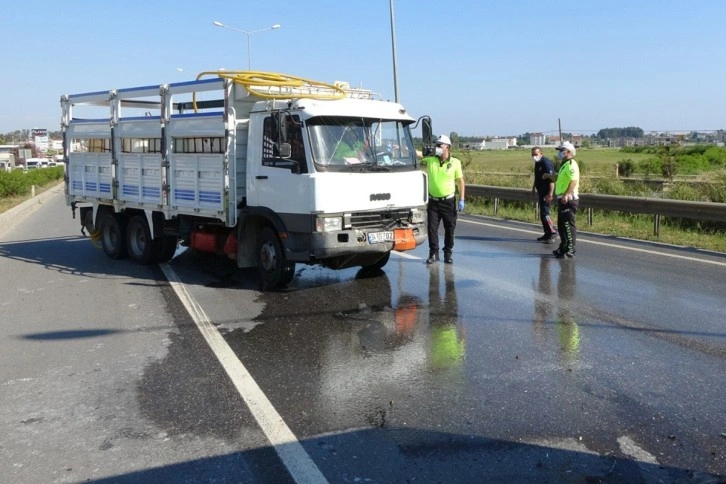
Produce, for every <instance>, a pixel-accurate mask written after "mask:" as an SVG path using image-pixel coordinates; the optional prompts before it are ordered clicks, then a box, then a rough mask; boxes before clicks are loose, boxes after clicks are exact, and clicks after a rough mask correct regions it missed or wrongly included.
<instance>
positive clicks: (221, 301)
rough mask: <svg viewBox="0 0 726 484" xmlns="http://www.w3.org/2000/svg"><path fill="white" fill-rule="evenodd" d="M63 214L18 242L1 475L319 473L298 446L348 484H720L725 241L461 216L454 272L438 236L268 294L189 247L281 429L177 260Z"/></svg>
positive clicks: (10, 283)
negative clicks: (151, 255)
mask: <svg viewBox="0 0 726 484" xmlns="http://www.w3.org/2000/svg"><path fill="white" fill-rule="evenodd" d="M67 210H68V209H66V208H65V207H63V206H62V200H60V199H59V200H58V203H53V204H51V203H49V204H48V205H47V206H44V207H42V208H41V209H39V210H38V212H37V213H36V214H35V215H33V217H34V220H32V221H28V223H20V222H19V223H18V225H17V227H16V228H15V229H14V230H13V231H11V232H9V233H7V234H5V235H4V236H0V255H2V259H1V260H0V268H1V269H2V274H3V280H4V281H5V284H4V285H3V286H2V288H0V304H1V305H2V311H3V312H2V320H3V325H2V333H1V335H2V338H0V359H1V360H2V365H1V366H0V377H1V378H0V401H1V403H2V405H0V417H2V418H0V435H2V436H3V437H2V439H0V477H2V478H3V479H2V480H3V481H5V482H79V481H85V480H89V479H91V480H94V481H101V482H103V481H108V482H150V481H157V482H161V481H167V482H171V481H173V482H200V481H209V480H216V481H218V482H251V481H254V482H286V481H292V480H295V479H298V480H302V479H301V477H300V476H301V475H305V474H300V473H299V469H298V468H295V467H294V466H292V467H291V466H289V465H287V464H284V463H283V461H284V459H282V460H281V458H280V457H279V456H280V455H289V454H291V453H293V451H295V452H297V451H296V450H294V449H296V448H297V447H296V446H298V445H299V446H301V448H302V450H303V452H304V453H305V455H306V456H307V457H309V459H310V462H311V463H312V466H314V467H315V469H316V470H317V471H318V472H320V474H321V475H322V476H324V478H325V479H327V480H328V481H330V482H364V481H365V482H410V481H424V482H436V481H439V482H482V481H510V482H511V481H514V482H583V481H585V482H673V481H678V482H718V481H719V479H721V480H723V479H724V477H723V476H724V475H725V474H726V460H725V459H726V437H724V435H726V405H724V403H723V388H724V387H725V386H726V385H725V384H726V328H725V326H726V322H725V319H726V318H725V317H724V314H723V313H724V311H723V301H724V300H726V299H725V296H726V272H725V271H724V267H725V266H726V257H724V256H723V255H721V254H709V253H704V252H699V251H693V250H688V249H680V248H673V247H665V246H657V245H653V244H647V243H639V242H632V241H630V242H629V241H618V240H615V239H612V238H609V237H598V236H591V235H586V234H583V235H582V236H581V237H580V242H579V243H578V256H577V259H575V260H557V259H554V258H553V257H552V256H551V255H550V250H551V249H552V248H553V247H552V246H547V245H543V244H539V243H537V242H535V241H534V238H535V237H536V236H537V235H539V234H538V233H537V229H536V228H535V227H536V226H535V225H534V224H531V225H530V224H518V223H510V222H501V221H494V220H491V219H487V218H477V217H467V216H465V217H462V219H461V220H460V222H459V226H458V229H457V241H456V248H455V253H454V258H455V262H454V264H453V265H445V264H437V265H435V266H432V267H427V266H426V265H425V264H424V263H423V258H424V257H425V256H426V254H427V251H426V248H425V247H420V248H418V249H417V250H415V251H413V252H412V253H406V254H401V255H394V256H393V257H391V260H390V262H389V263H388V265H387V266H386V267H385V269H384V271H382V272H380V273H376V274H364V273H361V272H360V271H357V270H354V269H350V270H344V271H337V272H336V271H330V270H327V269H322V268H318V267H306V266H298V269H297V274H296V277H295V278H294V280H293V283H292V284H291V285H290V287H289V288H288V289H286V290H284V291H280V292H272V293H264V294H263V293H260V292H258V291H257V288H258V285H259V282H258V280H257V277H256V275H255V274H254V272H252V271H244V270H243V271H240V270H236V269H235V268H233V267H231V266H230V265H228V264H225V263H223V261H222V260H220V259H216V258H213V257H209V256H205V255H204V254H195V253H192V252H191V251H179V252H178V254H177V256H176V257H175V258H174V259H173V260H172V261H171V263H170V264H169V266H168V267H169V268H170V269H171V270H173V271H174V274H176V275H178V277H179V279H180V280H181V281H182V282H183V287H184V290H185V291H188V295H189V297H190V298H191V300H193V301H194V303H195V305H196V306H194V307H195V308H196V310H197V313H199V314H203V315H204V316H205V317H206V318H207V319H208V321H209V324H210V326H212V327H213V328H215V329H214V331H215V332H218V333H219V334H220V335H221V339H222V341H223V342H224V344H225V345H226V346H228V348H229V349H230V350H231V354H232V358H231V359H232V360H234V362H237V363H240V362H241V364H242V365H244V368H245V369H246V370H247V371H248V372H249V375H250V378H252V379H253V380H254V384H255V385H257V386H259V389H260V390H261V391H262V392H263V393H264V395H265V397H266V399H267V400H268V403H269V405H270V406H271V407H274V411H275V412H276V413H277V415H279V418H280V419H281V420H280V422H273V423H274V424H278V425H279V424H284V425H285V426H286V427H287V428H289V430H290V431H291V433H292V434H293V435H294V440H289V441H284V439H283V441H282V443H280V441H279V439H278V441H277V442H276V443H275V444H274V446H273V445H272V444H271V440H270V438H269V435H266V434H265V432H264V431H263V430H261V425H260V422H259V420H258V419H257V418H256V414H255V412H254V411H252V410H251V409H250V407H249V406H248V404H246V403H245V400H243V396H244V395H243V396H240V391H241V392H242V393H243V394H244V393H245V392H246V388H245V386H246V385H247V384H245V385H243V386H242V388H241V390H240V388H238V387H236V386H235V385H233V383H232V382H233V378H231V377H230V376H229V373H226V372H225V370H224V369H223V365H222V364H221V363H220V359H219V356H218V353H217V352H216V350H215V349H213V348H211V347H210V346H209V344H208V342H207V341H206V340H205V338H204V337H203V335H202V333H201V332H200V330H199V325H198V323H197V322H195V319H194V316H193V315H192V314H191V313H190V312H189V311H188V310H187V308H186V307H185V305H184V304H183V302H182V300H181V299H180V297H179V295H178V292H175V290H174V288H173V285H171V284H170V283H168V282H167V281H166V278H165V273H163V272H162V271H161V270H160V269H159V268H158V267H153V266H152V267H141V266H136V265H133V264H130V263H129V262H128V261H111V260H108V259H107V258H106V257H105V256H104V255H103V254H102V253H101V252H100V251H98V250H96V249H94V248H93V247H91V245H90V244H89V243H88V242H87V240H84V239H83V238H81V237H80V236H79V234H78V231H79V229H78V226H77V225H76V224H77V221H73V220H70V218H69V214H68V212H67ZM59 220H61V221H63V222H62V223H59V222H58V221H59ZM225 368H226V367H225ZM248 383H250V382H248ZM250 386H252V385H251V384H250ZM285 462H289V461H285ZM294 462H300V461H293V463H294ZM716 476H721V477H720V478H719V477H716Z"/></svg>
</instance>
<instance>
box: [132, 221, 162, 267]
mask: <svg viewBox="0 0 726 484" xmlns="http://www.w3.org/2000/svg"><path fill="white" fill-rule="evenodd" d="M126 248H127V250H128V251H129V259H131V260H132V261H134V262H137V263H139V264H142V265H148V264H151V263H152V262H154V255H155V254H156V251H155V250H154V239H152V238H151V229H149V224H148V222H147V221H146V217H144V216H141V215H135V216H133V217H131V220H129V225H128V227H127V228H126Z"/></svg>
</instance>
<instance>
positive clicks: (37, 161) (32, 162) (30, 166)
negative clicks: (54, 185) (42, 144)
mask: <svg viewBox="0 0 726 484" xmlns="http://www.w3.org/2000/svg"><path fill="white" fill-rule="evenodd" d="M43 163H45V166H43ZM47 166H48V160H47V159H45V158H28V159H27V160H25V169H26V170H37V169H38V168H45V167H47Z"/></svg>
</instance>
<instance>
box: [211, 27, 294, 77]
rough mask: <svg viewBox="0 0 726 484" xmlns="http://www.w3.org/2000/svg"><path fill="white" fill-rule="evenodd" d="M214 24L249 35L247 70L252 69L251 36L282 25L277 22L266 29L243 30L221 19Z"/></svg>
mask: <svg viewBox="0 0 726 484" xmlns="http://www.w3.org/2000/svg"><path fill="white" fill-rule="evenodd" d="M212 25H215V26H216V27H222V28H223V29H229V30H234V31H235V32H240V33H243V34H245V35H246V36H247V70H248V71H251V70H252V54H251V51H250V36H251V35H252V34H256V33H258V32H265V31H266V30H275V29H279V28H280V27H282V26H281V25H280V24H275V25H271V26H270V27H267V28H264V29H259V30H250V31H248V30H242V29H236V28H234V27H230V26H229V25H225V24H223V23H222V22H220V21H219V20H215V21H214V22H212Z"/></svg>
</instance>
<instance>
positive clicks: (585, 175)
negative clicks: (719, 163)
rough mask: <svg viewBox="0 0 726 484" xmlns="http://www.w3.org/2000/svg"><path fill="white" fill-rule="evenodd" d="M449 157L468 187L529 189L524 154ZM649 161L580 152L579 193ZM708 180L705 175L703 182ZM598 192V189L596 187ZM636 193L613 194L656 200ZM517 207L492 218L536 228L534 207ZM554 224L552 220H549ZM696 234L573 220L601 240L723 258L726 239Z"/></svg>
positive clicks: (473, 207) (488, 204)
mask: <svg viewBox="0 0 726 484" xmlns="http://www.w3.org/2000/svg"><path fill="white" fill-rule="evenodd" d="M543 154H544V155H545V156H547V157H548V158H550V159H551V160H552V161H553V162H554V161H555V160H556V158H557V152H556V151H555V149H554V148H545V149H543ZM454 156H456V157H457V158H459V159H460V160H461V161H462V164H463V165H464V177H465V179H466V183H467V184H469V185H491V186H505V187H515V188H527V189H529V188H532V176H533V165H534V162H533V161H532V158H531V153H530V150H529V149H521V150H506V151H505V150H491V151H456V152H454ZM651 157H653V155H652V154H642V153H623V152H621V151H620V150H619V149H613V148H609V149H608V148H600V149H597V148H595V149H579V150H577V156H576V157H575V159H576V160H577V161H578V163H579V164H580V165H581V181H580V184H581V188H580V192H582V193H587V192H594V191H599V192H601V193H602V191H601V190H595V189H594V188H595V186H594V183H595V179H597V178H600V179H602V178H610V177H611V178H612V179H613V180H614V179H616V178H617V175H616V165H617V163H619V162H621V161H623V160H628V159H629V160H631V161H632V162H634V163H638V162H639V161H641V160H645V159H648V158H651ZM708 176H709V175H705V177H706V178H707V177H708ZM598 187H599V185H598ZM638 188H639V189H640V191H639V192H638V193H628V192H627V191H623V192H621V193H614V194H618V195H638V196H658V194H656V193H652V194H648V193H645V194H644V193H643V187H642V186H639V187H638ZM470 202H471V203H467V209H466V211H467V212H468V213H474V214H482V215H489V216H493V215H495V214H494V204H493V203H492V201H491V200H471V201H470ZM526 205H527V204H523V203H522V202H506V201H503V202H501V203H500V205H499V210H498V212H497V214H496V216H497V217H499V218H504V219H510V220H519V221H523V222H531V223H535V224H539V218H538V216H537V214H536V213H535V211H534V203H532V204H531V207H530V206H526ZM553 218H555V219H556V215H554V217H553ZM695 225H696V227H695V228H691V229H684V228H682V227H680V226H678V225H677V223H675V222H674V223H671V222H670V221H668V220H667V219H663V220H662V222H661V227H660V236H658V237H656V236H655V235H653V217H652V216H651V215H628V214H615V213H608V212H596V214H595V216H594V218H593V225H592V226H589V225H587V215H586V213H585V212H581V213H580V214H578V228H579V229H580V230H583V231H588V232H596V233H600V234H609V235H617V236H619V237H630V238H635V239H641V240H651V241H658V242H663V243H668V244H674V245H683V246H688V247H698V248H702V249H707V250H715V251H719V252H726V234H724V232H723V231H721V230H718V229H712V228H709V227H708V225H709V224H703V225H704V226H703V227H701V226H699V225H700V224H695Z"/></svg>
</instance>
